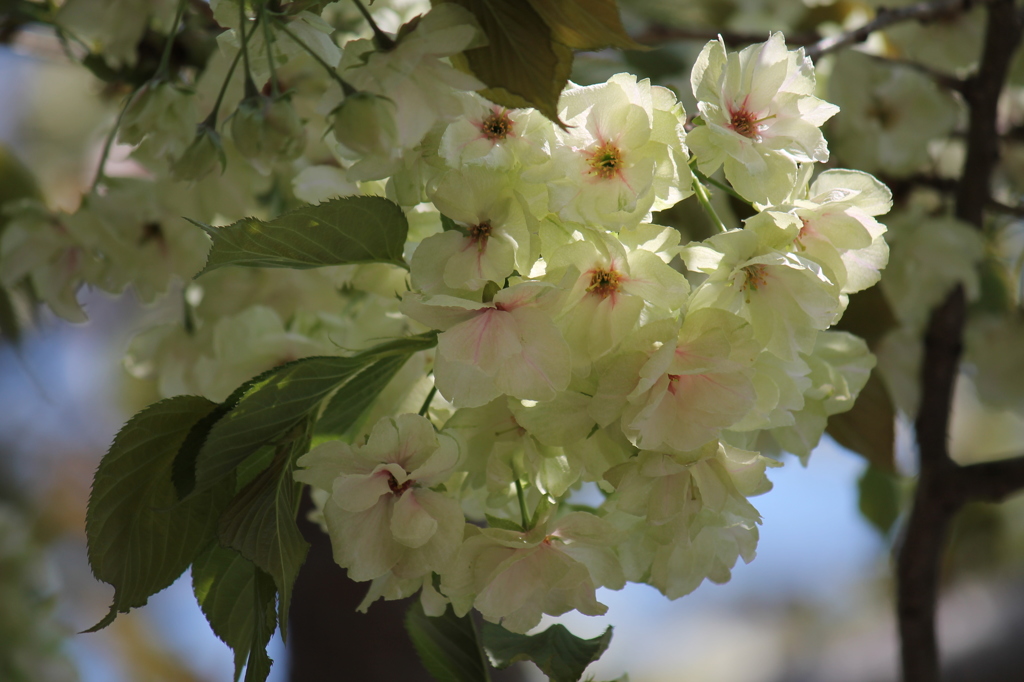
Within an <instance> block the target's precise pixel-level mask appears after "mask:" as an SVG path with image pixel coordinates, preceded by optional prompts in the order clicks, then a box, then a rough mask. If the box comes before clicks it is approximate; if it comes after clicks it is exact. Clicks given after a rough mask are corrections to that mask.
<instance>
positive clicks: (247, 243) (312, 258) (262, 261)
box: [187, 196, 409, 277]
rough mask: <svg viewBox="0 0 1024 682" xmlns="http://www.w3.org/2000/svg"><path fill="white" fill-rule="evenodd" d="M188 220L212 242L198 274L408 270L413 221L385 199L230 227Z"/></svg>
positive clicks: (336, 203)
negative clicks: (358, 267)
mask: <svg viewBox="0 0 1024 682" xmlns="http://www.w3.org/2000/svg"><path fill="white" fill-rule="evenodd" d="M187 220H189V222H191V223H193V224H194V225H197V226H199V227H201V228H202V229H203V230H204V231H205V232H206V234H208V235H209V236H210V239H211V240H213V248H212V249H210V255H209V257H208V259H207V261H206V267H205V268H203V270H202V271H201V272H200V273H199V275H202V274H205V273H207V272H209V271H211V270H215V269H216V268H219V267H223V266H225V265H242V266H248V267H256V268H300V269H304V268H317V267H321V266H325V265H346V264H350V263H391V264H393V265H398V266H400V267H403V268H408V266H407V265H406V263H405V260H404V259H403V258H402V250H403V248H404V247H405V239H406V236H407V235H408V232H409V221H408V220H406V218H405V214H404V213H403V212H402V209H401V208H400V207H399V206H398V204H395V203H394V202H392V201H389V200H387V199H385V198H383V197H362V196H361V197H345V198H342V199H331V200H330V201H327V202H324V203H322V204H320V205H310V206H303V207H302V208H297V209H295V210H294V211H289V212H287V213H283V214H281V215H280V216H278V217H276V218H274V219H272V220H266V221H264V220H259V219H257V218H243V219H242V220H239V221H238V222H235V223H232V224H231V225H227V226H225V227H211V226H209V225H206V224H204V223H200V222H196V221H195V220H191V219H187ZM199 275H196V277H198V276H199Z"/></svg>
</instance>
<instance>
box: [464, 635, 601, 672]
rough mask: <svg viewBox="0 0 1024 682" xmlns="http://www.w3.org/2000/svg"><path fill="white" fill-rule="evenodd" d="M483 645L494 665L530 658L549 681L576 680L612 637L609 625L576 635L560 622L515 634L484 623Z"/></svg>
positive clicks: (507, 664) (499, 666) (505, 666)
mask: <svg viewBox="0 0 1024 682" xmlns="http://www.w3.org/2000/svg"><path fill="white" fill-rule="evenodd" d="M481 635H482V636H483V642H484V648H485V649H486V650H487V654H488V655H489V656H490V657H491V662H492V663H493V664H494V665H495V667H497V668H507V667H508V666H510V665H512V664H513V663H515V662H516V661H533V662H534V663H535V664H537V667H539V668H540V669H541V670H542V671H544V673H545V674H546V675H548V677H550V678H551V682H577V680H579V679H580V678H581V677H583V671H584V670H586V668H587V666H588V665H590V664H591V663H593V662H594V661H596V660H597V659H598V658H600V657H601V654H603V653H604V652H605V649H607V648H608V644H610V643H611V641H612V627H611V626H610V625H609V626H608V629H607V630H605V631H604V633H603V634H602V635H600V636H598V637H595V638H593V639H580V638H579V637H577V636H576V635H574V634H572V633H571V632H569V631H568V630H567V629H566V628H565V626H563V625H552V626H551V627H549V628H548V629H547V630H545V631H544V632H541V633H538V634H536V635H519V634H516V633H514V632H509V631H508V630H506V629H505V628H503V627H501V626H500V625H494V624H493V623H487V622H485V623H484V626H483V630H482V631H481Z"/></svg>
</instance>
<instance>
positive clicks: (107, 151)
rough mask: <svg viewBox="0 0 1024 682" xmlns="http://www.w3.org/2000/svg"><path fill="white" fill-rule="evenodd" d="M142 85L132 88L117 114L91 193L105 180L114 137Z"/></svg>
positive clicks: (105, 144)
mask: <svg viewBox="0 0 1024 682" xmlns="http://www.w3.org/2000/svg"><path fill="white" fill-rule="evenodd" d="M141 87H142V86H139V87H137V88H135V89H134V90H132V93H131V94H130V95H128V98H127V99H126V100H125V103H124V106H123V107H121V113H120V114H118V115H117V120H116V121H115V122H114V127H113V129H112V130H111V131H110V134H109V135H107V140H106V142H104V143H103V153H102V154H100V164H99V167H98V168H97V169H96V177H95V178H93V181H92V186H91V187H90V188H89V194H95V193H96V190H97V189H98V188H99V186H100V183H101V182H103V179H104V178H105V177H106V174H105V173H104V168H105V167H106V165H107V157H108V156H110V148H111V147H112V146H114V137H115V136H116V135H117V131H118V129H119V128H120V127H121V121H123V120H124V114H125V112H126V111H128V107H129V106H130V105H131V103H132V100H134V99H135V95H137V94H138V93H139V90H140V89H141Z"/></svg>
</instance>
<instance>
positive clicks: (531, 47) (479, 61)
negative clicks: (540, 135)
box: [444, 0, 573, 125]
mask: <svg viewBox="0 0 1024 682" xmlns="http://www.w3.org/2000/svg"><path fill="white" fill-rule="evenodd" d="M444 1H446V2H454V3H455V4H457V5H459V6H461V7H464V8H466V9H467V10H469V11H470V12H471V13H472V14H473V16H474V17H476V20H477V22H478V23H479V24H480V28H481V29H482V30H483V32H484V35H485V36H486V37H487V41H488V44H487V45H485V46H483V47H477V48H473V49H471V50H466V51H465V52H463V53H462V54H461V55H458V56H457V57H456V58H454V59H453V60H452V61H453V63H455V64H456V65H457V66H460V67H461V68H464V69H466V70H468V71H469V72H470V73H472V74H473V75H474V76H476V77H477V78H479V79H480V80H481V81H483V82H484V83H486V84H487V86H488V87H487V89H486V90H482V91H481V92H480V94H481V95H483V96H484V97H486V98H487V99H489V100H491V101H492V102H495V103H496V104H500V105H502V106H505V107H510V108H517V107H524V106H528V107H533V108H535V109H537V111H539V112H540V113H542V114H543V115H544V116H546V117H548V118H549V119H551V120H552V121H553V122H555V123H556V124H558V125H562V122H561V121H560V120H559V119H558V98H559V96H560V95H561V93H562V88H564V87H565V84H566V83H567V82H568V81H569V74H570V73H571V72H572V59H573V55H572V49H571V48H569V47H566V46H565V45H563V44H562V43H560V42H557V41H556V40H555V39H554V37H553V35H552V32H551V29H550V28H549V27H548V25H547V24H546V23H545V22H544V19H542V18H541V16H540V15H539V14H538V13H537V12H536V11H535V10H534V9H533V8H532V7H531V6H530V5H529V3H526V2H513V1H511V0H444Z"/></svg>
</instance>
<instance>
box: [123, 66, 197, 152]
mask: <svg viewBox="0 0 1024 682" xmlns="http://www.w3.org/2000/svg"><path fill="white" fill-rule="evenodd" d="M198 123H199V110H198V103H197V101H196V97H195V95H194V94H193V93H191V92H187V91H185V90H183V89H182V88H180V87H179V86H177V85H175V84H173V83H170V82H168V81H159V82H151V83H147V84H146V85H144V86H143V87H142V88H141V89H140V90H139V91H138V92H137V93H135V95H134V96H133V97H132V100H131V102H130V103H129V104H128V108H127V109H125V112H124V116H123V117H122V119H121V125H120V127H118V129H117V134H118V138H119V139H120V140H121V142H124V143H125V144H131V145H139V148H138V149H137V150H135V152H134V154H133V156H135V157H137V158H140V159H142V160H143V161H148V160H158V161H161V162H163V163H170V162H173V161H174V160H176V159H177V158H178V157H180V156H181V155H182V154H184V152H185V150H186V149H187V148H188V147H189V145H190V144H192V141H193V139H194V138H195V136H196V125H197V124H198Z"/></svg>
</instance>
